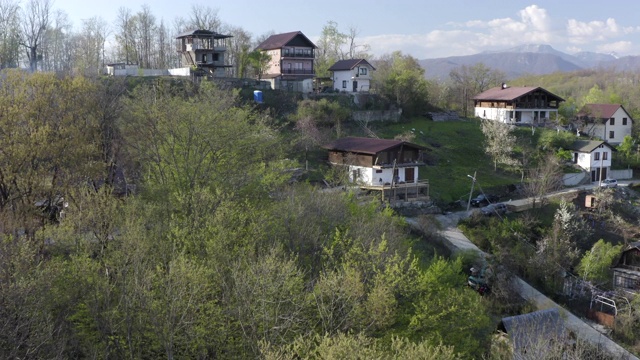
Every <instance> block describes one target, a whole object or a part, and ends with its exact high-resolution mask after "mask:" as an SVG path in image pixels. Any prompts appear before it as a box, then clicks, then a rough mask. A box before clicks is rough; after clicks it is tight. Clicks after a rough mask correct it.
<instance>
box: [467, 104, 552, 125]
mask: <svg viewBox="0 0 640 360" xmlns="http://www.w3.org/2000/svg"><path fill="white" fill-rule="evenodd" d="M474 109H475V112H474V115H475V116H476V117H479V118H481V119H490V120H496V121H500V122H503V123H511V122H513V123H515V122H516V112H519V113H520V114H521V115H520V121H519V123H521V124H531V123H533V122H534V119H535V117H536V112H537V113H538V120H539V121H541V120H542V119H548V120H555V119H556V118H557V114H558V111H557V110H555V109H518V110H511V109H506V108H495V107H480V106H478V107H475V108H474ZM509 112H511V114H512V115H511V117H509ZM541 112H544V116H542V115H541V114H540V113H541Z"/></svg>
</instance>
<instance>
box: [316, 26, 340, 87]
mask: <svg viewBox="0 0 640 360" xmlns="http://www.w3.org/2000/svg"><path fill="white" fill-rule="evenodd" d="M346 43H347V35H346V34H344V33H342V32H340V30H339V29H338V23H336V22H335V21H328V22H327V24H326V25H325V26H323V27H322V33H321V34H320V39H318V43H317V44H316V45H317V46H318V49H317V50H316V52H315V64H314V69H315V72H316V76H318V77H329V76H330V74H329V70H328V69H329V68H330V67H331V65H333V64H334V63H335V62H336V61H338V60H344V57H345V56H344V54H343V51H342V46H343V45H345V44H346Z"/></svg>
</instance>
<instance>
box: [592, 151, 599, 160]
mask: <svg viewBox="0 0 640 360" xmlns="http://www.w3.org/2000/svg"><path fill="white" fill-rule="evenodd" d="M593 160H600V153H599V152H594V153H593Z"/></svg>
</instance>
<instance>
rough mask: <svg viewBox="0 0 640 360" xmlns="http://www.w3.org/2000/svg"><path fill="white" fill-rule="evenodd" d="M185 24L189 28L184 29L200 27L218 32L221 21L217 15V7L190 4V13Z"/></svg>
mask: <svg viewBox="0 0 640 360" xmlns="http://www.w3.org/2000/svg"><path fill="white" fill-rule="evenodd" d="M186 25H187V27H188V28H189V29H185V30H192V29H202V30H211V31H215V32H218V31H219V30H220V26H221V25H222V22H221V21H220V18H219V17H218V9H214V8H212V7H210V6H204V5H196V4H194V5H191V13H190V14H189V20H188V21H187V24H186Z"/></svg>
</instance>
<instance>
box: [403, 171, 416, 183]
mask: <svg viewBox="0 0 640 360" xmlns="http://www.w3.org/2000/svg"><path fill="white" fill-rule="evenodd" d="M414 177H415V169H414V168H405V169H404V181H405V182H408V183H412V182H413V180H414Z"/></svg>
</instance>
